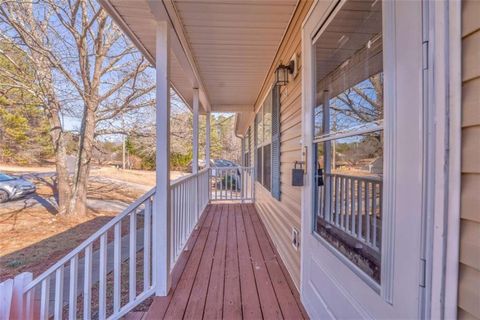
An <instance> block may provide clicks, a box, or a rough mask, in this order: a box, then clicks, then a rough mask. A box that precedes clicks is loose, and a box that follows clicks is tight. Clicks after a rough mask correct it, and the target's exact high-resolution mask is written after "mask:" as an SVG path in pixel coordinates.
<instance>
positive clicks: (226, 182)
mask: <svg viewBox="0 0 480 320" xmlns="http://www.w3.org/2000/svg"><path fill="white" fill-rule="evenodd" d="M211 167H212V173H211V175H212V177H216V178H217V179H216V184H217V185H216V188H219V189H229V190H232V189H234V190H240V189H241V187H242V186H241V182H242V179H241V171H240V169H239V168H240V166H239V165H238V164H236V163H235V162H233V161H230V160H225V159H215V160H213V165H212V166H211ZM235 168H236V170H229V169H235Z"/></svg>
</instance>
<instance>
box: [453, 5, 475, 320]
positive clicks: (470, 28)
mask: <svg viewBox="0 0 480 320" xmlns="http://www.w3.org/2000/svg"><path fill="white" fill-rule="evenodd" d="M479 17H480V1H476V0H468V1H463V2H462V80H463V84H462V192H461V221H460V267H459V279H458V280H459V281H458V318H459V319H480V210H479V208H480V19H479Z"/></svg>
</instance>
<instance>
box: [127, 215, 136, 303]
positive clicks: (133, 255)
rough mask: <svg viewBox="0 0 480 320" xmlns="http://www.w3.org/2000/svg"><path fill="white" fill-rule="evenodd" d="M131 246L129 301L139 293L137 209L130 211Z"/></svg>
mask: <svg viewBox="0 0 480 320" xmlns="http://www.w3.org/2000/svg"><path fill="white" fill-rule="evenodd" d="M129 240H130V246H129V258H128V293H129V294H128V301H129V302H132V301H133V300H134V299H135V296H136V295H137V272H136V270H137V210H136V209H135V210H133V211H132V212H131V213H130V238H129Z"/></svg>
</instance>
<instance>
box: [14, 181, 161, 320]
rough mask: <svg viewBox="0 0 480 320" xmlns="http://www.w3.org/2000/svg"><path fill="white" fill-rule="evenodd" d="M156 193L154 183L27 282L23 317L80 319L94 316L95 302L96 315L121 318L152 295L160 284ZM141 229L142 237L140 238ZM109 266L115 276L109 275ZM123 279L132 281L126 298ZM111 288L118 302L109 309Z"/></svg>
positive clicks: (115, 300)
mask: <svg viewBox="0 0 480 320" xmlns="http://www.w3.org/2000/svg"><path fill="white" fill-rule="evenodd" d="M154 194H155V189H152V190H150V191H149V192H147V193H146V194H145V195H143V196H142V197H140V198H139V199H138V200H136V201H135V202H134V203H132V204H131V205H129V206H128V207H127V208H126V209H125V210H124V211H123V212H122V213H120V214H119V215H118V216H116V217H115V218H113V219H112V220H110V221H109V222H108V223H107V224H105V225H104V226H103V227H102V228H100V229H99V230H98V231H97V232H95V233H94V234H93V235H92V236H90V237H89V238H88V239H87V240H86V241H84V242H83V243H82V244H81V245H79V246H78V247H77V248H76V249H74V250H73V251H71V252H70V253H69V254H67V255H66V256H65V257H63V258H62V259H60V261H58V262H57V263H55V264H54V265H53V266H52V267H50V268H49V269H48V270H47V271H45V272H44V273H43V274H41V275H40V276H38V277H37V278H36V279H34V280H33V281H32V282H30V283H29V284H28V285H26V287H25V289H24V297H26V299H25V301H27V303H26V305H27V307H26V312H25V314H24V316H23V318H24V319H28V318H30V316H28V315H33V317H34V318H35V319H38V318H39V319H49V318H50V317H51V316H52V315H53V317H54V319H61V318H67V317H68V318H69V319H77V318H79V317H80V316H82V317H83V319H91V318H92V306H94V305H98V308H96V307H94V308H95V311H96V312H98V315H97V316H95V317H96V318H99V319H106V318H107V317H108V318H119V317H121V316H122V315H125V314H126V313H127V312H128V311H130V310H131V309H133V308H134V307H135V306H136V305H138V304H139V303H141V302H142V301H143V300H145V299H146V298H147V297H149V296H150V295H152V294H153V293H154V290H155V287H154V283H153V282H152V266H153V264H152V241H151V240H152V213H153V212H152V204H153V196H154ZM139 235H141V237H142V238H141V239H138V236H139ZM112 238H113V241H112V242H111V243H110V244H109V239H112ZM140 241H141V243H139V242H140ZM142 247H143V255H141V256H140V255H137V250H138V249H139V248H142ZM124 249H126V250H124ZM122 257H123V258H127V259H128V269H127V268H125V267H126V266H125V265H124V263H122V262H123V261H124V260H126V259H122ZM137 258H138V261H137ZM141 260H143V261H141ZM137 262H138V263H137ZM139 265H140V266H139ZM110 268H112V269H113V277H112V278H111V279H107V274H108V273H109V270H108V269H110ZM125 270H128V272H125ZM137 276H141V277H143V286H141V288H139V287H138V286H137V280H138V279H137ZM109 280H110V281H109ZM97 282H98V285H96V284H95V283H97ZM112 283H113V284H112ZM124 283H127V284H128V289H127V290H128V298H127V299H122V293H123V292H124V291H125V290H124V288H122V284H124ZM107 290H108V291H109V292H112V295H113V301H109V302H113V309H112V311H111V312H110V314H107V304H108V302H107ZM93 291H95V301H93V299H94V296H93V294H92V293H93ZM122 291H123V292H122ZM52 307H53V310H51V308H52Z"/></svg>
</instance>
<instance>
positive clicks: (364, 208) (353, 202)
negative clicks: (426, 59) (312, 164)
mask: <svg viewBox="0 0 480 320" xmlns="http://www.w3.org/2000/svg"><path fill="white" fill-rule="evenodd" d="M316 149H317V183H316V185H317V191H316V203H315V206H316V212H317V225H316V228H317V229H316V231H317V232H318V233H319V234H320V235H321V236H322V237H324V238H325V239H326V240H327V241H329V242H330V243H331V244H333V245H334V247H335V248H336V249H338V250H339V251H340V252H342V253H343V254H344V255H346V256H347V257H348V258H349V259H351V260H352V261H355V262H356V263H357V264H358V266H359V267H360V268H361V269H362V270H363V271H364V272H365V273H367V274H368V275H370V276H371V277H372V278H373V279H375V280H376V281H379V280H380V248H381V245H380V244H381V204H382V172H383V136H382V132H381V131H378V132H372V133H368V134H363V135H356V136H351V137H348V138H343V139H338V140H331V141H324V142H319V143H317V144H316ZM319 171H321V172H319Z"/></svg>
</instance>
